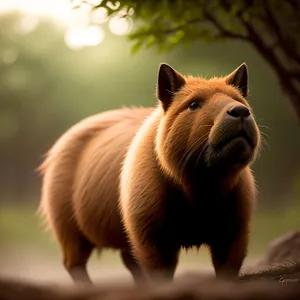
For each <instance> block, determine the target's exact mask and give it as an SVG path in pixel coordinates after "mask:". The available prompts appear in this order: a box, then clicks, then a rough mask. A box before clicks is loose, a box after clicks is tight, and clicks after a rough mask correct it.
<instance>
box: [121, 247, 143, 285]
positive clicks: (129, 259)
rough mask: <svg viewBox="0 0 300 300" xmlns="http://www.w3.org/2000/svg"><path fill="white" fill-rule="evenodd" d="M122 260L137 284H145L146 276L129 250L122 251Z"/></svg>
mask: <svg viewBox="0 0 300 300" xmlns="http://www.w3.org/2000/svg"><path fill="white" fill-rule="evenodd" d="M121 258H122V261H123V263H124V264H125V266H126V267H127V269H128V270H129V271H130V273H131V275H132V277H133V279H134V281H135V283H136V284H139V283H143V282H144V281H145V277H144V274H143V272H142V269H141V267H140V265H139V264H138V263H137V262H136V260H135V259H134V257H133V256H132V254H131V253H130V250H129V249H122V250H121Z"/></svg>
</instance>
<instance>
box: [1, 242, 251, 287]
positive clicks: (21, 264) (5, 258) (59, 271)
mask: <svg viewBox="0 0 300 300" xmlns="http://www.w3.org/2000/svg"><path fill="white" fill-rule="evenodd" d="M21 253H22V254H21ZM252 263H253V262H249V261H247V262H246V263H245V264H244V267H243V269H242V271H243V270H246V269H247V267H248V266H249V265H251V264H252ZM0 266H1V269H0V276H8V277H13V278H19V279H25V280H33V281H35V282H40V283H54V284H71V283H72V282H71V279H70V277H69V275H68V273H67V272H66V270H65V269H64V267H63V265H62V263H61V258H60V257H59V256H58V255H57V254H55V255H53V254H45V253H44V252H41V251H38V250H36V249H31V250H29V249H26V250H24V249H23V248H22V249H14V250H12V251H9V252H7V251H6V252H0ZM88 272H89V274H90V276H91V278H92V280H93V281H94V282H105V281H110V282H111V281H114V280H122V281H128V282H131V281H132V278H131V275H130V273H129V272H128V271H127V269H125V267H124V266H123V265H122V263H121V262H120V261H118V260H116V259H115V260H113V261H109V262H108V261H107V259H106V257H97V256H94V257H92V258H91V260H90V261H89V263H88ZM185 272H197V273H199V272H201V273H202V272H203V273H204V274H211V272H213V269H212V265H211V264H210V263H209V262H207V263H203V262H201V261H199V262H197V261H195V262H194V263H193V264H184V263H179V265H178V267H177V270H176V274H175V277H176V276H180V275H181V274H183V273H185Z"/></svg>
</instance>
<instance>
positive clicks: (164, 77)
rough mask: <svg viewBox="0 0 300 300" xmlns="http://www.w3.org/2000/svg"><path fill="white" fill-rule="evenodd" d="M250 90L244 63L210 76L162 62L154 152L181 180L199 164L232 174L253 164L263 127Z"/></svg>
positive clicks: (159, 75)
mask: <svg viewBox="0 0 300 300" xmlns="http://www.w3.org/2000/svg"><path fill="white" fill-rule="evenodd" d="M247 95H248V69H247V65H246V64H245V63H243V64H242V65H240V66H239V67H238V68H237V69H236V70H234V71H233V72H232V73H230V74H229V75H227V76H225V77H220V78H211V79H209V80H206V79H204V78H200V77H192V76H184V75H182V74H180V73H179V72H177V71H176V70H174V69H173V68H172V67H170V66H169V65H167V64H161V65H160V68H159V73H158V84H157V97H158V99H159V104H160V106H161V108H162V111H163V112H162V113H163V117H162V121H161V122H160V125H159V128H158V134H157V140H156V151H157V152H158V153H159V157H160V160H161V165H162V167H163V168H164V169H165V171H167V172H168V173H169V174H170V175H172V176H173V177H177V179H179V180H180V178H178V177H179V176H182V175H183V174H184V173H186V172H188V171H192V172H193V174H195V172H197V171H200V168H206V169H207V170H210V171H212V172H218V173H225V174H227V175H228V174H230V173H238V172H239V171H241V170H242V169H243V168H245V167H246V166H247V165H249V164H251V163H252V162H253V161H254V160H255V157H256V154H257V152H258V149H259V146H260V132H259V129H258V126H257V124H256V122H255V119H254V116H253V112H252V109H251V107H250V105H249V103H248V102H247V100H246V98H247Z"/></svg>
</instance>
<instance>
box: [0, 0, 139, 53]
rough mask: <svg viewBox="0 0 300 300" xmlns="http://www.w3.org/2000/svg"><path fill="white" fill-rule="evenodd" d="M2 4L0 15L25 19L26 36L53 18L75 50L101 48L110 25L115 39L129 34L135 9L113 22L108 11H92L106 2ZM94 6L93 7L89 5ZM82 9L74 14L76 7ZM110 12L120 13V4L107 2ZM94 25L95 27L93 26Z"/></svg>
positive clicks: (1, 0) (21, 27)
mask: <svg viewBox="0 0 300 300" xmlns="http://www.w3.org/2000/svg"><path fill="white" fill-rule="evenodd" d="M85 2H86V3H81V0H77V1H74V2H73V3H71V2H70V0H51V1H49V0H0V14H1V13H7V12H9V11H17V12H20V13H22V14H23V15H24V17H22V18H21V20H20V22H19V24H17V25H16V31H17V32H18V34H21V35H26V34H29V33H31V32H33V31H34V30H35V29H36V28H37V27H38V25H39V17H47V18H51V19H53V20H54V21H55V24H56V25H58V26H62V27H63V28H64V30H65V37H64V40H65V43H66V45H67V46H68V47H70V48H71V49H82V48H84V47H91V46H96V45H99V44H100V43H101V42H102V41H103V40H104V37H105V32H104V29H103V28H102V27H101V25H102V24H103V23H106V22H107V21H108V28H109V30H110V31H111V32H112V33H113V34H115V35H125V34H128V33H129V32H130V31H131V29H132V27H133V21H132V18H131V16H132V14H133V12H134V11H133V9H130V10H129V13H128V15H127V16H126V17H124V15H125V11H124V12H119V13H118V14H117V15H115V16H113V17H111V18H109V17H108V11H107V9H105V8H103V7H101V8H98V9H96V10H94V11H91V8H92V6H91V5H90V4H92V5H99V4H101V2H102V0H87V1H85ZM89 3H90V4H89ZM76 4H77V5H78V4H81V6H80V8H77V9H74V10H72V7H74V5H76ZM107 6H108V7H109V8H110V9H113V10H114V9H118V8H119V7H120V2H115V3H112V2H111V1H108V2H107ZM91 23H92V25H91Z"/></svg>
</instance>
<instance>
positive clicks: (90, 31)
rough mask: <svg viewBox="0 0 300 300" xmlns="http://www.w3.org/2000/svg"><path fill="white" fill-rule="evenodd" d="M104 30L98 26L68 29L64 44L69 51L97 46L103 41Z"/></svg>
mask: <svg viewBox="0 0 300 300" xmlns="http://www.w3.org/2000/svg"><path fill="white" fill-rule="evenodd" d="M104 36H105V33H104V30H103V29H102V28H101V27H99V26H89V27H87V28H70V29H68V30H67V32H66V34H65V43H66V44H67V46H68V47H70V48H71V49H74V50H75V49H82V48H83V47H86V46H96V45H99V44H100V43H101V42H102V41H103V40H104Z"/></svg>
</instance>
